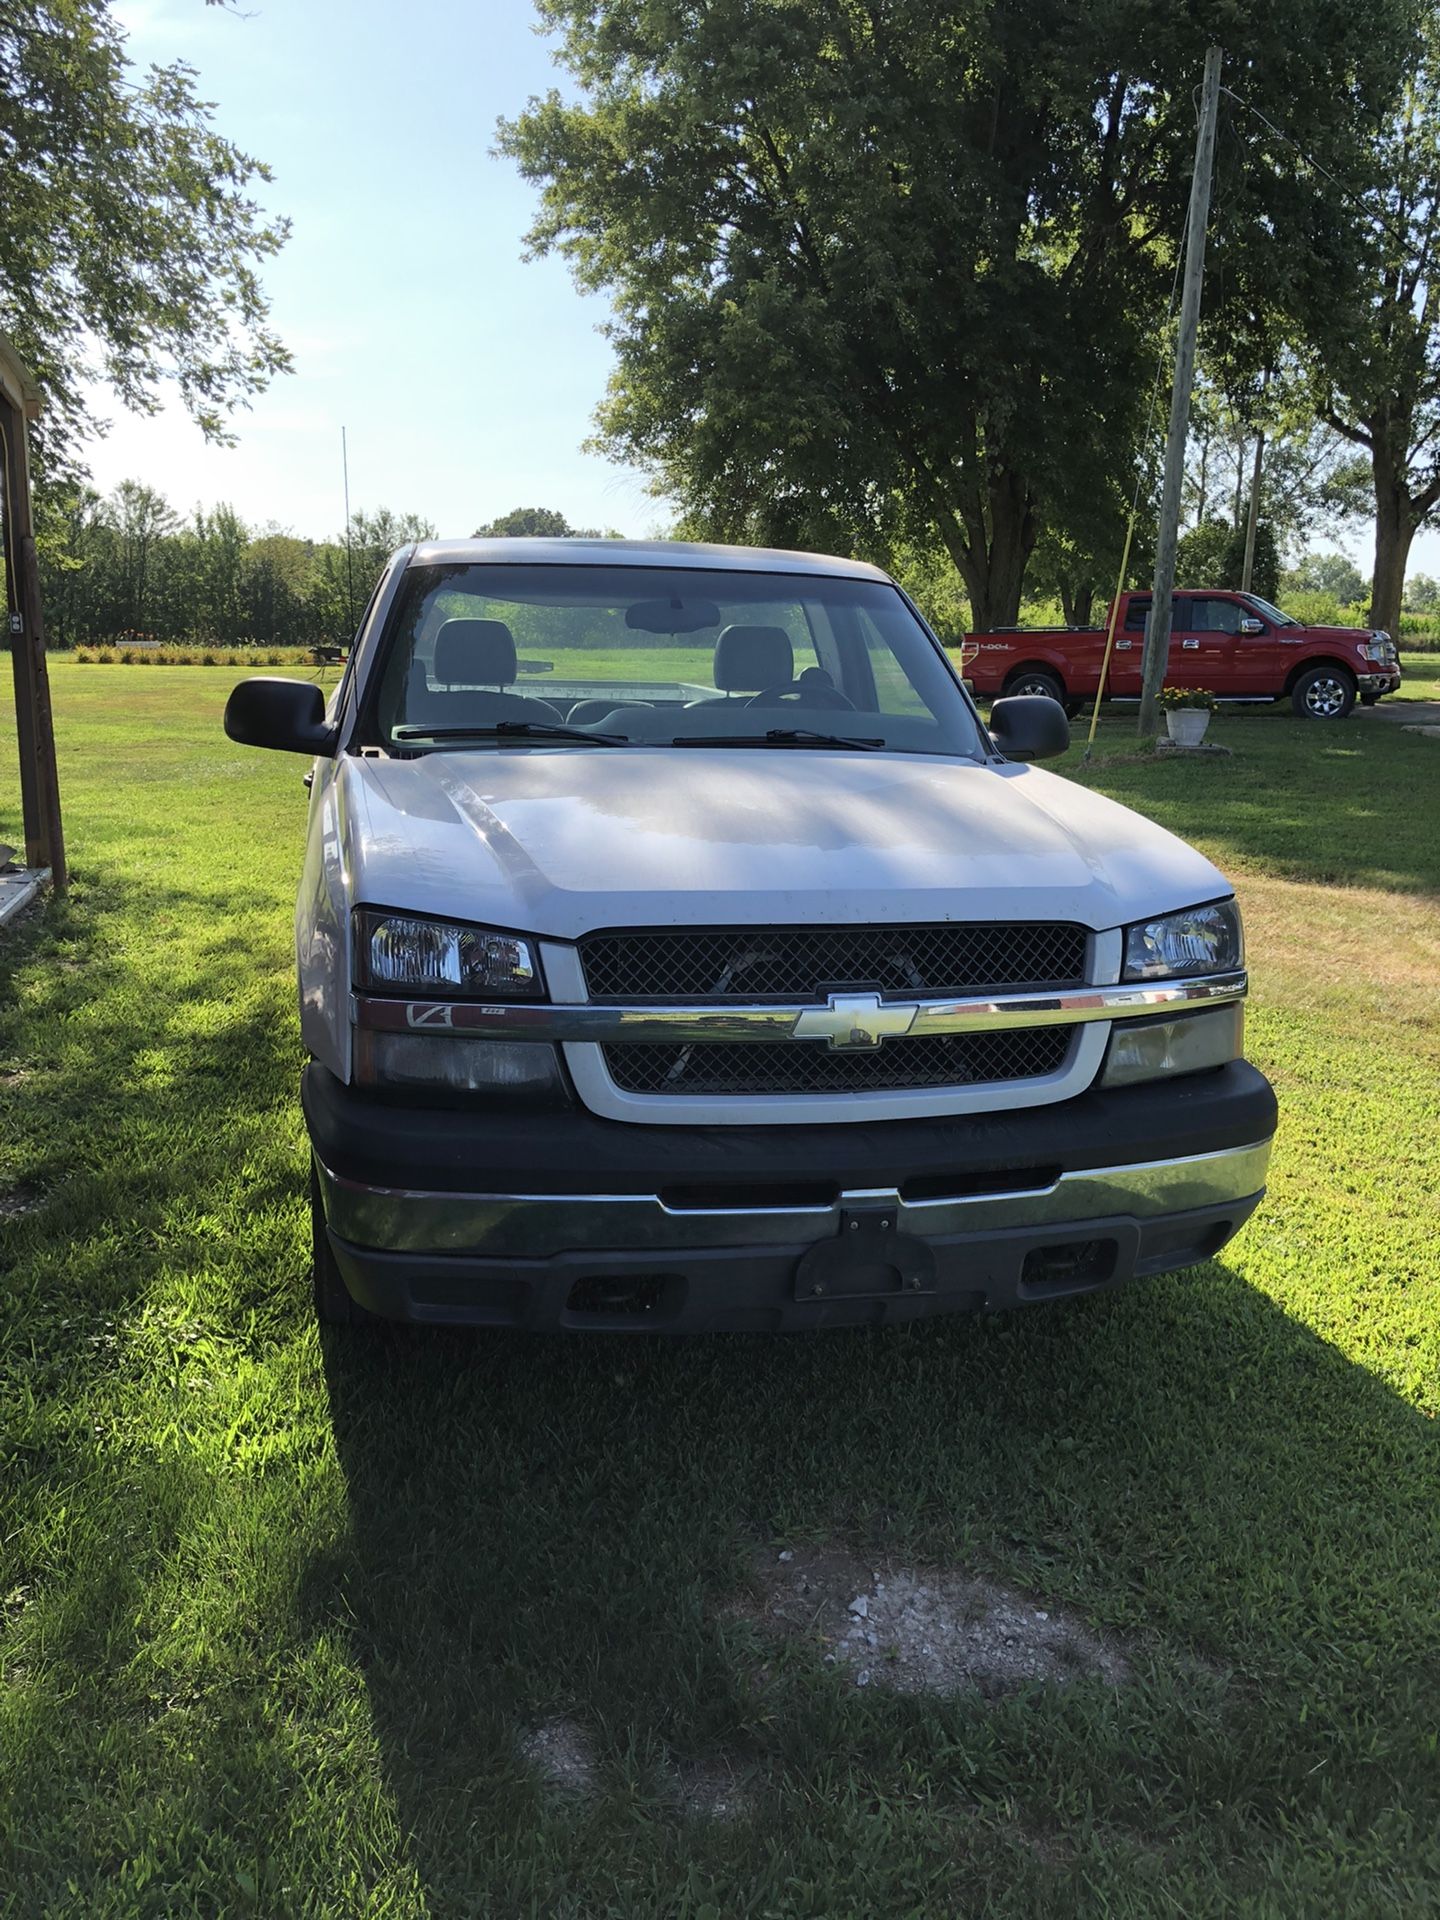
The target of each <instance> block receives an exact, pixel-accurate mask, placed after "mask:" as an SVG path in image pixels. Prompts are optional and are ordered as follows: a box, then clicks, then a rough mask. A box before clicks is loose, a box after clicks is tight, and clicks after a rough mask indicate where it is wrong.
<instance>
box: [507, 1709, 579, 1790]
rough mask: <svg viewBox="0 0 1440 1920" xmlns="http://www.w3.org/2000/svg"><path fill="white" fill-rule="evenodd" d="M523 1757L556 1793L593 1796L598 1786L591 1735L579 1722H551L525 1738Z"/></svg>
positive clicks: (535, 1728)
mask: <svg viewBox="0 0 1440 1920" xmlns="http://www.w3.org/2000/svg"><path fill="white" fill-rule="evenodd" d="M520 1753H521V1756H522V1758H524V1759H525V1760H526V1761H528V1762H529V1764H530V1765H531V1766H532V1767H533V1768H534V1769H535V1771H536V1772H537V1773H538V1774H539V1775H540V1777H541V1779H542V1780H543V1781H544V1782H545V1784H546V1786H547V1787H550V1788H552V1789H553V1790H554V1791H555V1792H556V1793H578V1794H592V1793H594V1792H595V1791H596V1788H597V1785H598V1774H597V1768H596V1765H595V1754H594V1750H593V1749H592V1747H591V1745H590V1736H589V1734H588V1733H586V1731H585V1729H584V1728H583V1727H582V1726H581V1725H580V1723H579V1722H578V1721H577V1720H547V1721H546V1722H545V1724H544V1726H541V1727H534V1728H532V1729H531V1731H530V1732H529V1733H526V1734H524V1735H522V1736H521V1740H520Z"/></svg>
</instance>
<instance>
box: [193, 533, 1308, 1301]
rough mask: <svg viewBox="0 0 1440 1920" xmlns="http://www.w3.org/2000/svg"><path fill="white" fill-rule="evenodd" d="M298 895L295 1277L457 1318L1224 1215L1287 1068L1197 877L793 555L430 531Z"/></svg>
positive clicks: (388, 607) (309, 693)
mask: <svg viewBox="0 0 1440 1920" xmlns="http://www.w3.org/2000/svg"><path fill="white" fill-rule="evenodd" d="M225 725H226V730H227V732H228V733H229V735H230V737H231V738H232V739H234V740H237V741H242V742H245V743H248V744H250V745H254V746H263V747H276V748H282V749H288V750H290V751H293V752H299V753H304V754H307V755H310V756H313V757H314V760H315V766H314V773H313V780H312V787H311V794H310V815H309V831H308V843H307V848H306V854H305V864H304V872H303V876H302V879H301V883H300V898H299V909H298V913H297V920H296V932H297V943H298V955H299V976H300V1017H301V1033H302V1037H303V1041H304V1045H305V1048H306V1051H307V1053H308V1056H309V1061H308V1065H307V1066H306V1069H305V1074H304V1082H303V1090H302V1092H303V1100H304V1107H305V1115H306V1119H307V1122H308V1126H309V1133H310V1140H311V1144H312V1148H313V1175H312V1192H313V1211H314V1238H315V1300H316V1306H317V1310H318V1312H319V1314H320V1316H321V1318H322V1319H324V1320H327V1321H355V1320H359V1319H364V1318H367V1317H369V1316H370V1315H383V1316H388V1317H392V1318H398V1319H405V1320H417V1321H432V1322H464V1323H469V1324H480V1325H491V1326H522V1327H573V1328H595V1329H599V1328H606V1329H626V1328H629V1329H636V1328H657V1329H665V1330H671V1331H680V1330H686V1331H688V1330H692V1329H706V1328H714V1329H788V1328H813V1327H822V1326H838V1325H848V1324H856V1323H872V1322H887V1323H888V1322H900V1321H905V1320H910V1319H913V1318H915V1317H917V1316H919V1315H923V1314H928V1313H934V1312H938V1311H950V1310H955V1309H965V1308H982V1307H990V1308H994V1307H1013V1306H1015V1305H1018V1304H1020V1303H1022V1302H1029V1301H1043V1300H1053V1299H1056V1298H1057V1297H1059V1296H1062V1295H1068V1294H1076V1293H1083V1292H1087V1291H1090V1290H1092V1289H1094V1288H1099V1287H1107V1286H1112V1285H1114V1284H1116V1283H1118V1282H1120V1281H1124V1280H1127V1279H1129V1278H1131V1277H1132V1276H1134V1275H1147V1274H1156V1273H1161V1272H1164V1271H1166V1270H1167V1269H1170V1268H1175V1267H1183V1266H1187V1265H1189V1264H1192V1263H1194V1262H1196V1261H1201V1260H1204V1259H1206V1258H1207V1257H1209V1256H1210V1255H1212V1254H1214V1253H1215V1252H1216V1251H1217V1250H1218V1249H1219V1248H1220V1247H1221V1246H1223V1245H1224V1244H1225V1242H1226V1241H1227V1240H1228V1239H1229V1238H1230V1236H1231V1235H1232V1234H1233V1233H1234V1232H1235V1231H1236V1230H1237V1228H1239V1227H1240V1226H1241V1224H1242V1223H1243V1222H1244V1221H1245V1219H1246V1218H1247V1217H1248V1215H1249V1214H1250V1212H1251V1211H1252V1210H1253V1208H1254V1207H1255V1205H1256V1204H1257V1202H1258V1200H1259V1199H1260V1196H1261V1193H1262V1191H1263V1187H1264V1182H1265V1171H1266V1163H1267V1160H1268V1157H1269V1151H1270V1140H1271V1136H1272V1134H1273V1131H1274V1126H1275V1101H1274V1096H1273V1094H1272V1093H1271V1090H1270V1087H1269V1085H1268V1084H1267V1082H1266V1081H1265V1079H1264V1078H1263V1077H1262V1076H1261V1075H1260V1074H1259V1073H1257V1072H1256V1071H1255V1070H1254V1068H1252V1067H1250V1066H1248V1065H1246V1063H1245V1061H1244V1060H1243V1058H1242V1037H1243V1028H1242V1003H1243V999H1244V995H1245V991H1246V976H1245V971H1244V952H1243V943H1242V936H1241V926H1240V915H1239V912H1238V910H1237V908H1236V905H1235V901H1234V898H1233V896H1232V892H1231V889H1230V887H1229V886H1228V884H1227V883H1226V881H1225V879H1224V878H1223V876H1222V875H1221V874H1220V873H1218V872H1217V871H1216V869H1215V868H1214V867H1213V866H1211V865H1210V863H1209V862H1208V861H1207V860H1205V859H1203V858H1202V857H1201V856H1200V855H1199V854H1198V853H1196V852H1195V851H1193V850H1192V849H1191V848H1190V847H1187V846H1186V845H1184V844H1183V843H1182V842H1181V841H1179V840H1177V839H1175V838H1174V837H1173V836H1172V835H1170V834H1168V833H1165V832H1163V831H1162V830H1161V829H1160V828H1159V827H1157V826H1154V825H1153V824H1151V823H1150V822H1149V821H1147V820H1144V819H1142V818H1140V817H1139V816H1138V815H1136V814H1134V813H1131V812H1128V811H1127V810H1126V809H1125V808H1123V807H1120V806H1116V805H1115V804H1114V803H1112V802H1111V801H1109V800H1105V799H1102V798H1100V797H1099V796H1097V795H1096V794H1093V793H1090V792H1087V791H1086V790H1085V789H1084V788H1081V787H1078V786H1075V785H1073V784H1071V783H1070V782H1068V781H1066V780H1063V779H1060V778H1057V777H1056V776H1055V775H1053V774H1049V773H1045V772H1043V771H1040V770H1039V769H1037V768H1036V767H1034V766H1033V765H1031V764H1030V762H1032V761H1033V760H1036V759H1040V758H1044V757H1047V756H1049V755H1053V754H1055V753H1058V752H1061V751H1063V749H1064V747H1065V745H1066V744H1067V740H1068V728H1067V724H1066V721H1065V717H1064V714H1063V712H1062V711H1061V709H1060V707H1059V706H1058V705H1056V704H1055V703H1054V702H1053V701H1050V700H1046V699H1043V698H1037V697H1033V696H1032V697H1021V698H1015V699H1010V700H1001V701H999V702H997V703H996V705H995V707H994V710H993V713H992V716H991V720H990V724H989V726H988V728H987V727H986V726H985V725H984V724H983V723H982V721H981V719H980V716H979V714H978V712H977V711H976V709H975V707H974V705H973V703H972V701H971V700H970V698H969V696H968V695H967V693H966V691H965V689H964V687H963V685H962V683H961V681H960V679H959V677H958V675H957V673H956V671H955V669H954V667H953V666H952V664H951V662H950V660H949V659H948V657H947V656H946V654H945V651H944V649H943V648H942V647H941V646H940V644H939V643H938V641H937V640H936V638H935V636H934V635H933V634H932V633H931V632H930V630H929V629H928V628H927V627H926V625H925V623H924V621H923V620H922V619H921V617H920V615H919V613H918V612H917V610H916V609H915V607H914V606H913V604H912V603H911V602H910V601H909V600H908V599H907V598H906V596H905V595H904V593H903V592H902V591H901V590H900V588H899V587H898V586H896V584H895V583H894V582H893V581H892V580H891V579H889V578H888V577H887V576H886V575H885V574H883V573H881V572H879V571H878V570H877V569H876V568H874V567H869V566H864V565H860V564H857V563H854V562H850V561H843V560H834V559H826V558H821V557H816V556H814V555H810V554H799V553H781V552H761V551H754V550H750V549H744V548H728V547H703V546H687V545H678V544H665V543H642V542H627V541H587V540H560V541H544V540H497V541H483V540H470V541H454V542H435V543H430V544H425V545H421V546H417V547H411V548H406V549H404V550H402V551H401V552H399V553H397V554H396V555H395V556H394V558H393V559H392V560H391V561H390V563H389V565H388V567H387V569H386V571H385V573H384V575H383V577H382V579H381V581H380V583H379V585H378V586H377V588H376V591H375V594H374V596H373V598H372V600H371V603H370V606H369V609H368V611H367V613H366V615H365V618H364V621H363V623H362V626H361V629H360V632H359V634H358V636H357V639H356V643H355V645H354V648H353V650H352V652H351V656H350V660H349V663H348V666H347V669H346V671H345V674H344V677H343V680H342V681H341V684H340V686H339V688H338V690H337V692H336V693H335V695H334V697H333V698H332V699H331V700H330V701H329V703H328V705H327V704H326V702H325V700H324V698H323V696H322V694H321V693H320V691H319V690H318V689H317V688H316V687H314V686H313V685H310V684H307V683H306V682H304V681H299V680H289V679H261V680H250V681H246V682H244V683H243V684H242V685H240V686H238V687H237V688H236V689H235V691H234V693H233V694H232V695H231V698H230V702H229V705H228V707H227V709H226V716H225Z"/></svg>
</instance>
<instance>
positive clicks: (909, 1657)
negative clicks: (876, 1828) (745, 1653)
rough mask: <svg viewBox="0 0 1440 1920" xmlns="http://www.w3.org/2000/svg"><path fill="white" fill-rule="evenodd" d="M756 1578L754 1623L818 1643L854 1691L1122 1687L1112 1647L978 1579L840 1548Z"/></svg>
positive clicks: (809, 1551)
mask: <svg viewBox="0 0 1440 1920" xmlns="http://www.w3.org/2000/svg"><path fill="white" fill-rule="evenodd" d="M760 1577H761V1585H762V1588H763V1592H764V1598H763V1600H762V1602H761V1604H760V1605H759V1607H758V1608H752V1609H747V1612H748V1613H749V1616H750V1617H751V1618H752V1619H753V1620H754V1621H755V1623H756V1624H757V1625H758V1626H760V1627H761V1628H762V1629H763V1630H764V1631H765V1632H766V1633H767V1634H768V1635H771V1636H774V1637H779V1638H786V1639H790V1638H796V1637H803V1638H808V1639H810V1640H812V1641H815V1642H818V1643H819V1644H820V1645H821V1646H823V1648H824V1650H825V1653H824V1657H825V1659H826V1660H827V1661H829V1662H833V1663H835V1664H837V1665H840V1666H843V1667H844V1668H845V1669H846V1670H847V1672H848V1673H849V1675H850V1677H851V1678H852V1679H853V1681H854V1684H855V1685H856V1686H857V1687H868V1686H879V1687H889V1688H892V1689H894V1691H896V1692H897V1693H962V1692H979V1693H985V1694H999V1693H1006V1692H1009V1691H1010V1690H1012V1689H1013V1688H1015V1687H1019V1686H1024V1685H1026V1684H1029V1683H1035V1682H1039V1683H1042V1684H1044V1685H1048V1686H1066V1685H1068V1684H1070V1683H1071V1682H1073V1681H1076V1680H1081V1679H1086V1678H1089V1677H1091V1676H1098V1677H1099V1678H1101V1679H1103V1680H1107V1681H1109V1682H1110V1684H1111V1685H1112V1686H1118V1685H1119V1684H1120V1683H1121V1682H1122V1681H1124V1680H1126V1679H1127V1678H1128V1677H1129V1672H1130V1668H1129V1663H1128V1661H1127V1660H1126V1659H1125V1657H1124V1655H1123V1654H1122V1653H1121V1651H1120V1650H1119V1648H1118V1647H1116V1646H1115V1645H1114V1644H1113V1642H1111V1641H1109V1640H1106V1639H1103V1638H1102V1637H1101V1636H1100V1635H1099V1634H1097V1633H1095V1632H1094V1631H1093V1630H1092V1629H1091V1628H1089V1627H1087V1626H1086V1625H1085V1624H1084V1622H1083V1621H1080V1620H1077V1619H1076V1618H1074V1617H1073V1616H1072V1615H1070V1614H1067V1613H1065V1612H1064V1611H1062V1610H1061V1609H1060V1608H1058V1607H1056V1606H1054V1605H1053V1604H1050V1603H1048V1602H1046V1601H1044V1600H1034V1599H1030V1598H1028V1597H1027V1596H1026V1595H1024V1594H1021V1593H1016V1592H1014V1591H1013V1590H1012V1589H1010V1588H1008V1587H1004V1586H1002V1585H1001V1584H1000V1583H999V1582H998V1581H995V1580H989V1579H986V1578H984V1577H982V1576H979V1575H975V1574H967V1573H961V1572H956V1571H944V1570H938V1571H937V1570H934V1569H915V1568H904V1567H891V1566H885V1567H880V1568H875V1567H872V1566H870V1565H869V1564H867V1563H866V1562H865V1561H862V1560H859V1559H857V1558H856V1557H855V1556H854V1555H853V1554H850V1553H846V1552H843V1551H839V1550H836V1549H831V1548H819V1549H817V1548H803V1549H801V1548H797V1549H796V1550H794V1551H793V1552H789V1551H787V1552H786V1553H785V1554H784V1555H783V1556H781V1557H780V1558H778V1559H774V1560H772V1561H771V1562H770V1564H768V1565H767V1566H765V1567H763V1568H762V1570H761V1576H760Z"/></svg>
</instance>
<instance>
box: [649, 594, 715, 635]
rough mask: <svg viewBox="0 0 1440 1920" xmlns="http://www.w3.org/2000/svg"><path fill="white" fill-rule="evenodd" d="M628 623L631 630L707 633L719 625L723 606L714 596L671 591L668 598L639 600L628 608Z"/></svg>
mask: <svg viewBox="0 0 1440 1920" xmlns="http://www.w3.org/2000/svg"><path fill="white" fill-rule="evenodd" d="M625 624H626V626H627V627H628V628H629V629H630V631H631V632H632V633H704V632H705V630H706V629H707V628H708V627H718V626H719V624H720V609H719V607H717V606H716V604H715V602H714V601H713V600H682V599H681V598H680V596H679V595H678V594H672V595H671V596H670V598H669V599H668V600H637V601H636V603H635V605H634V606H633V607H627V608H626V609H625Z"/></svg>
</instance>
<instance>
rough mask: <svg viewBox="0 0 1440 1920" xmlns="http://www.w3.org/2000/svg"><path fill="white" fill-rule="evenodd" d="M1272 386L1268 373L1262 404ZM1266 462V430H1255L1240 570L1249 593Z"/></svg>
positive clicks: (1243, 588)
mask: <svg viewBox="0 0 1440 1920" xmlns="http://www.w3.org/2000/svg"><path fill="white" fill-rule="evenodd" d="M1269 384H1270V375H1269V372H1268V371H1267V372H1266V373H1265V374H1264V375H1263V376H1262V378H1261V381H1260V403H1261V405H1262V406H1263V405H1264V403H1265V389H1266V388H1267V387H1268V386H1269ZM1264 461H1265V429H1264V427H1263V426H1257V427H1256V429H1255V466H1254V468H1253V470H1252V472H1251V475H1250V512H1249V515H1248V516H1247V518H1246V521H1245V563H1244V565H1243V566H1242V568H1241V569H1240V591H1241V592H1242V593H1249V591H1250V582H1251V580H1252V578H1253V577H1254V573H1255V529H1256V527H1257V526H1258V525H1259V524H1260V474H1261V471H1262V469H1263V466H1264Z"/></svg>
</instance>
